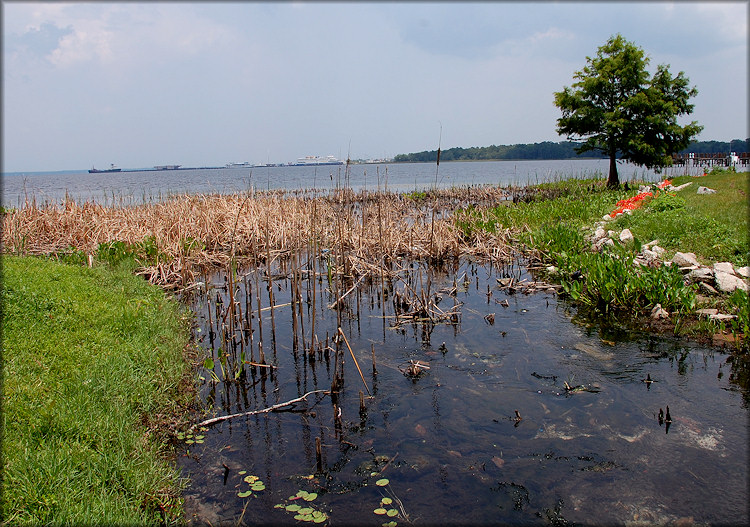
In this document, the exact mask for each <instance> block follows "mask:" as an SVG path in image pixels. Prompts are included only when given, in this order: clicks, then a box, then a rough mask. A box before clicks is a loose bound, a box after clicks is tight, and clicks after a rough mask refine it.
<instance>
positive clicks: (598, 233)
mask: <svg viewBox="0 0 750 527" xmlns="http://www.w3.org/2000/svg"><path fill="white" fill-rule="evenodd" d="M606 235H607V231H605V230H604V229H603V228H601V227H599V228H598V229H596V231H594V238H595V239H597V240H599V239H601V238H604V237H605V236H606Z"/></svg>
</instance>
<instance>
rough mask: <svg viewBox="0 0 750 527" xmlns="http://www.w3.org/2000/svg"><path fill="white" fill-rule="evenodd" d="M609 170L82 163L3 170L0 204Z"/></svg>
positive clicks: (521, 179)
mask: <svg viewBox="0 0 750 527" xmlns="http://www.w3.org/2000/svg"><path fill="white" fill-rule="evenodd" d="M618 170H619V174H620V180H621V181H627V180H630V179H634V178H638V179H646V180H649V181H652V180H653V181H656V180H659V179H660V178H661V175H657V174H655V173H654V172H653V171H648V170H645V169H643V168H641V167H637V166H635V165H631V164H627V163H623V164H621V165H620V166H619V167H618ZM608 171H609V161H608V160H606V159H575V160H555V161H477V162H450V163H442V164H441V165H440V167H439V170H437V171H436V166H435V165H434V164H432V163H395V164H382V165H351V167H350V172H349V175H348V176H347V174H346V169H345V167H343V166H318V167H263V168H252V169H251V168H233V169H229V168H219V169H201V170H166V171H142V172H129V171H128V172H119V173H111V174H89V173H88V172H86V171H81V172H80V173H71V172H56V173H29V174H24V173H11V174H4V175H3V178H2V179H3V181H2V190H3V196H2V203H3V206H6V207H20V206H23V204H24V203H25V202H26V200H31V199H32V198H33V199H36V202H37V203H38V204H41V203H44V202H50V203H59V202H60V201H62V200H64V199H65V197H66V196H67V197H68V198H69V199H74V200H76V201H79V202H82V201H94V202H97V203H102V204H113V203H114V204H127V205H130V204H138V203H148V202H153V201H158V200H161V199H163V198H166V197H168V196H170V195H174V194H185V193H189V194H196V193H221V194H228V193H235V192H242V191H247V190H249V189H251V188H254V189H256V190H267V189H286V190H297V189H318V190H320V191H321V192H324V191H329V190H331V189H334V188H336V186H337V185H338V186H343V185H348V186H349V187H350V188H352V189H354V190H360V189H368V190H377V189H378V188H381V189H388V190H392V191H411V190H415V189H426V188H430V187H432V186H434V185H435V184H436V182H437V186H438V187H440V188H445V187H453V186H466V185H483V184H491V185H501V186H506V185H527V184H534V183H539V182H543V181H550V180H555V179H565V178H570V177H595V176H597V175H598V174H607V173H608ZM436 172H437V174H436ZM684 172H685V169H684V168H674V169H668V171H667V172H665V173H666V174H667V175H669V174H672V173H674V174H678V173H679V174H682V173H684ZM436 176H437V177H436ZM378 186H380V187H378Z"/></svg>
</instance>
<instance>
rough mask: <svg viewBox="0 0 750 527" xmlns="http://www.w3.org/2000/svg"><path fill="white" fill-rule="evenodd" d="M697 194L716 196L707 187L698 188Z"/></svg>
mask: <svg viewBox="0 0 750 527" xmlns="http://www.w3.org/2000/svg"><path fill="white" fill-rule="evenodd" d="M698 194H716V191H715V190H714V189H712V188H708V187H698Z"/></svg>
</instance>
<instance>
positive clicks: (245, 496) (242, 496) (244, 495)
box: [237, 490, 253, 498]
mask: <svg viewBox="0 0 750 527" xmlns="http://www.w3.org/2000/svg"><path fill="white" fill-rule="evenodd" d="M252 494H253V491H252V490H246V491H245V492H238V493H237V496H239V497H240V498H247V497H248V496H252Z"/></svg>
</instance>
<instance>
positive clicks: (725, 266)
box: [714, 262, 735, 274]
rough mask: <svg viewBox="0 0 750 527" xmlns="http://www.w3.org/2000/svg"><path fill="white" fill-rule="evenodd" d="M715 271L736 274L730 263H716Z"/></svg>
mask: <svg viewBox="0 0 750 527" xmlns="http://www.w3.org/2000/svg"><path fill="white" fill-rule="evenodd" d="M714 271H716V272H719V273H729V274H735V273H734V267H733V266H732V264H731V263H729V262H716V263H715V264H714Z"/></svg>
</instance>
